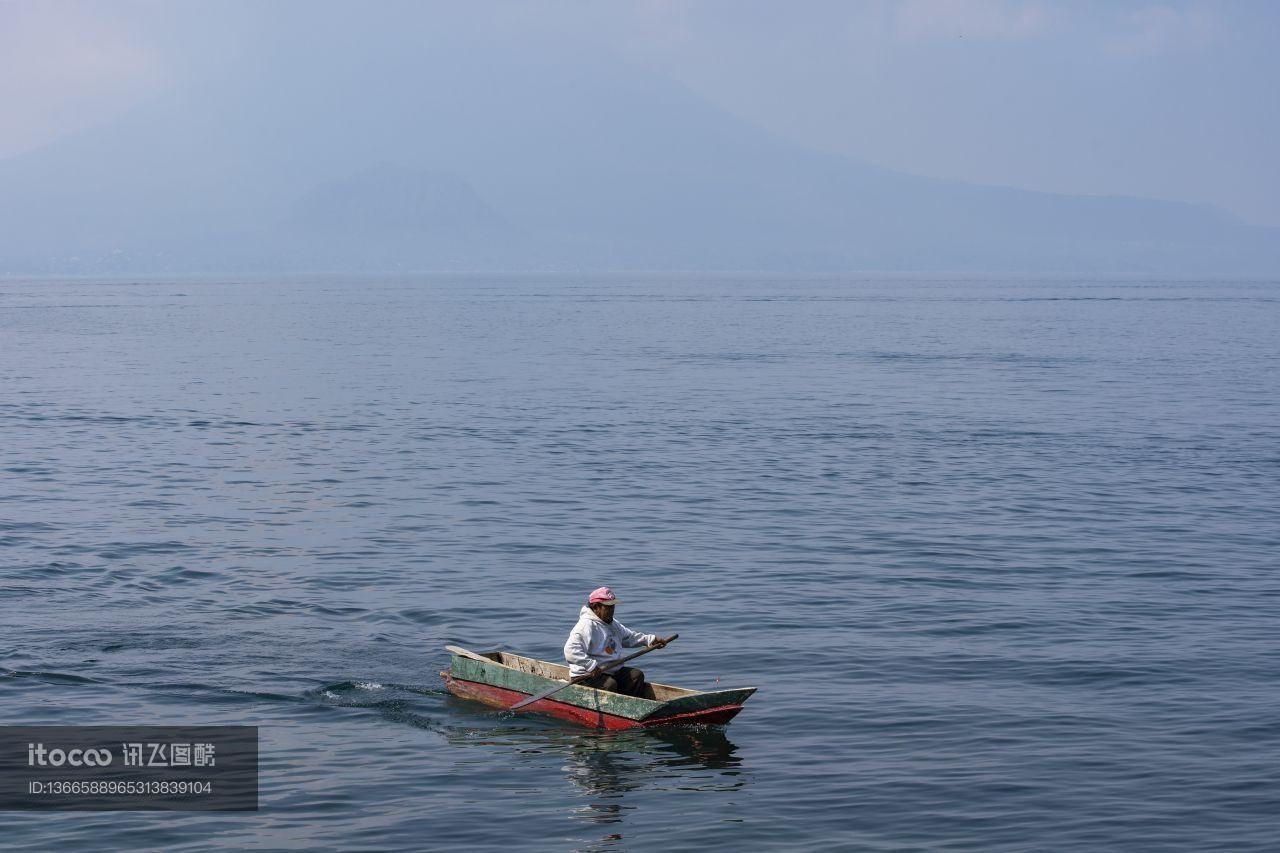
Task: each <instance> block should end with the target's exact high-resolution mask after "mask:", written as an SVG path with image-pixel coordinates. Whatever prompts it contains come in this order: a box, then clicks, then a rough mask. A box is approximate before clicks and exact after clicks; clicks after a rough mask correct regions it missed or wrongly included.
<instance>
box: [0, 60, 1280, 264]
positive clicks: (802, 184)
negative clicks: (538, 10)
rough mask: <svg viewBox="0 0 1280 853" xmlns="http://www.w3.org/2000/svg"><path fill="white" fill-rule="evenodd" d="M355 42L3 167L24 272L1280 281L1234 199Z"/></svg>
mask: <svg viewBox="0 0 1280 853" xmlns="http://www.w3.org/2000/svg"><path fill="white" fill-rule="evenodd" d="M335 38H336V36H335ZM441 44H444V42H443V41H442V42H441ZM495 52H497V53H495ZM348 54H349V52H344V51H342V50H341V49H339V48H338V47H335V44H334V43H333V42H332V41H330V42H325V41H323V40H320V41H315V42H312V41H307V40H301V39H300V40H299V41H298V43H297V44H293V45H290V46H284V47H280V46H277V47H274V48H273V49H272V50H270V51H266V50H264V51H261V52H259V53H256V54H252V55H247V56H246V58H244V60H243V61H240V62H238V63H236V64H235V65H234V67H233V68H232V73H229V75H227V76H220V77H217V78H210V79H206V80H202V81H191V82H189V83H187V84H185V85H184V86H182V87H180V88H179V89H177V90H175V91H173V92H171V93H169V94H168V95H167V96H165V97H164V98H161V99H159V100H157V101H155V102H153V103H150V104H148V105H146V106H144V107H142V108H140V109H138V110H136V111H134V112H133V113H131V114H130V115H127V116H125V117H123V118H121V119H119V120H117V121H115V122H114V123H112V124H110V125H108V126H104V127H100V128H96V129H93V130H90V131H86V132H83V133H80V134H78V135H76V136H74V137H68V138H64V139H61V140H59V141H57V142H55V143H53V144H51V145H49V146H47V147H46V148H43V149H41V150H38V151H34V152H30V153H28V154H25V155H22V156H19V157H14V158H11V159H9V160H6V161H3V162H0V202H2V203H0V274H3V273H6V272H8V273H15V274H22V273H81V272H88V273H94V272H132V273H148V272H187V271H228V272H232V271H249V270H254V271H279V270H381V269H385V270H397V269H400V270H403V269H474V268H485V269H495V268H504V269H592V268H594V269H608V268H628V269H772V270H847V269H911V270H930V269H932V270H985V271H1004V270H1025V271H1037V270H1046V271H1047V270H1053V271H1077V272H1101V271H1121V272H1152V273H1193V274H1206V273H1221V274H1239V273H1243V274H1274V273H1280V230H1277V229H1267V228H1259V227H1253V226H1249V225H1246V224H1244V223H1241V222H1239V221H1237V220H1236V219H1234V218H1232V217H1231V216H1229V215H1227V214H1225V213H1223V212H1222V211H1219V210H1216V209H1214V208H1211V207H1207V206H1203V205H1191V204H1178V203H1170V202H1160V201H1150V200H1143V199H1132V198H1102V197H1074V196H1064V195H1054V194H1048V193H1036V192H1027V191H1021V190H1013V189H1005V188H999V187H987V186H975V185H968V184H962V183H957V182H952V181H944V180H935V179H928V178H922V177H916V176H911V175H905V174H901V173H896V172H892V171H889V170H885V169H880V168H877V167H874V166H869V165H867V164H864V163H859V162H856V161H852V160H849V159H847V158H842V157H837V156H833V155H828V154H822V153H818V152H814V151H810V150H807V149H804V148H801V147H799V146H796V145H794V144H791V143H789V142H786V141H784V140H782V139H779V138H777V137H775V136H772V135H771V134H769V133H767V132H765V131H763V130H761V129H759V128H757V127H755V126H753V125H750V124H748V123H745V122H743V121H740V120H738V119H736V118H734V117H732V116H730V115H728V114H726V113H724V112H723V111H720V110H718V109H716V108H715V107H713V106H712V105H710V104H708V103H707V102H705V101H703V100H702V99H700V98H698V97H696V96H694V95H693V94H691V93H690V92H688V91H687V90H685V89H683V88H681V87H679V86H678V85H676V84H674V83H672V82H670V81H668V80H665V79H663V78H660V77H655V76H653V75H651V74H646V73H642V72H639V71H636V70H634V69H632V68H629V67H628V66H626V65H624V64H621V63H618V62H616V61H614V60H612V59H610V58H609V57H604V56H598V55H593V54H591V53H589V52H586V53H584V52H582V51H577V52H574V53H572V54H568V53H566V51H565V50H564V49H563V46H560V47H557V46H554V45H551V46H547V45H542V46H532V45H529V44H525V43H523V42H522V41H521V40H520V39H519V38H512V39H510V40H508V41H505V42H502V43H498V44H488V45H484V46H483V49H480V48H477V47H476V46H474V45H463V46H461V47H458V48H457V49H454V50H452V51H446V50H445V48H444V47H440V48H439V49H437V50H426V49H423V48H422V46H421V45H417V44H414V43H412V42H411V41H405V42H404V43H402V44H400V45H399V46H394V45H393V46H390V47H389V48H388V49H387V51H385V53H384V54H382V55H380V56H379V58H378V60H377V61H372V62H371V61H369V60H368V58H367V57H363V58H362V57H354V56H349V55H348ZM495 55H501V57H502V63H501V65H500V67H497V66H495V63H493V62H491V61H490V60H491V58H492V57H493V56H495ZM566 57H568V58H566Z"/></svg>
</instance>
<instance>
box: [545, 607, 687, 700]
mask: <svg viewBox="0 0 1280 853" xmlns="http://www.w3.org/2000/svg"><path fill="white" fill-rule="evenodd" d="M617 606H618V599H617V598H615V597H614V595H613V590H611V589H609V587H607V586H602V587H600V588H599V589H596V590H592V592H591V595H589V596H587V603H586V605H585V606H584V607H583V608H582V611H581V612H580V613H579V614H578V624H576V625H574V626H573V630H572V631H570V632H569V639H568V640H567V641H566V642H565V644H564V659H565V660H566V661H568V663H569V676H570V677H571V678H577V677H578V676H580V675H586V674H587V673H594V675H593V676H592V677H591V678H588V679H586V680H585V681H581V682H579V683H580V684H582V685H584V686H586V687H595V688H598V689H600V690H608V691H609V692H611V693H623V694H626V695H627V696H642V697H644V698H645V699H652V698H653V688H652V687H650V686H649V685H648V684H646V683H645V681H644V673H643V672H641V671H640V670H638V669H636V668H635V667H633V666H621V667H620V666H617V664H616V661H618V660H619V659H620V658H622V657H625V655H624V653H623V651H622V650H623V649H625V648H633V649H634V648H640V647H642V646H652V647H653V648H655V649H660V648H662V647H663V646H665V645H666V644H667V643H666V641H665V640H660V639H658V637H657V635H656V634H641V633H639V632H638V631H632V630H631V629H630V628H628V627H627V626H626V625H623V624H622V623H621V622H615V621H613V609H614V608H615V607H617Z"/></svg>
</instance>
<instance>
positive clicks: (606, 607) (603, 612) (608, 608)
mask: <svg viewBox="0 0 1280 853" xmlns="http://www.w3.org/2000/svg"><path fill="white" fill-rule="evenodd" d="M616 606H617V605H614V604H593V605H591V609H592V610H594V611H595V612H596V615H597V616H599V617H600V621H601V622H603V623H605V624H606V625H608V624H610V623H612V622H613V608H614V607H616Z"/></svg>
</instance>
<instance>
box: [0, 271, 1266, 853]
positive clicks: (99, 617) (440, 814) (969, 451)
mask: <svg viewBox="0 0 1280 853" xmlns="http://www.w3.org/2000/svg"><path fill="white" fill-rule="evenodd" d="M0 377H2V381H3V385H2V388H3V394H2V395H0V477H2V478H3V479H2V480H0V601H2V602H3V605H2V607H3V609H2V611H0V613H2V615H3V624H4V628H3V630H2V631H0V722H3V723H11V724H50V725H58V724H66V725H71V724H75V725H79V724H130V723H148V724H153V723H191V724H210V725H222V724H252V725H257V726H260V727H261V743H262V782H261V786H262V787H261V800H260V802H261V809H260V811H259V812H257V813H251V814H222V815H208V814H196V813H168V814H147V813H136V812H116V813H98V814H61V815H47V814H31V813H18V812H9V813H6V814H5V816H4V832H3V836H2V839H0V844H5V845H13V846H14V847H15V848H19V847H23V848H29V849H58V850H61V851H71V850H102V849H108V848H128V849H134V850H145V849H157V850H204V849H214V848H255V847H261V848H271V849H279V848H290V847H293V848H300V849H314V848H324V849H347V850H358V849H368V850H372V849H379V850H381V849H405V850H413V849H419V850H453V849H469V850H489V849H494V850H496V849H510V848H516V849H521V850H531V851H565V850H591V851H664V853H669V851H681V850H700V849H717V850H735V851H736V850H813V851H818V850H829V849H840V850H864V849H870V850H975V851H992V850H1073V851H1074V850H1079V851H1085V850H1089V851H1092V850H1100V849H1113V850H1114V849H1125V850H1186V851H1203V850H1209V849H1222V850H1232V851H1249V850H1258V851H1261V850H1275V849H1276V848H1277V844H1280V655H1277V640H1278V638H1280V576H1278V575H1277V570H1278V566H1277V563H1278V560H1277V554H1280V547H1278V546H1280V284H1278V283H1274V282H1237V281H1144V280H1138V279H1124V280H1070V279H1042V280H1026V279H1012V278H1011V279H1004V280H999V281H989V280H981V279H974V278H967V279H947V278H942V277H934V278H927V279H926V278H911V277H902V276H899V277H886V276H853V277H828V278H785V277H760V276H727V275H726V276H706V277H691V276H631V277H628V276H594V277H593V276H568V277H565V276H560V277H556V276H479V275H475V276H452V277H449V276H428V277H403V278H377V279H360V280H352V279H343V278H338V277H316V278H312V279H301V278H299V279H289V280H225V281H223V280H169V281H160V280H157V281H147V282H126V281H111V282H95V281H18V280H8V281H3V282H0ZM601 584H609V585H611V586H613V587H614V589H615V590H616V591H617V592H618V593H619V595H620V597H621V598H622V599H623V604H622V605H621V606H620V607H619V608H618V619H619V620H620V621H622V622H624V623H626V624H627V625H629V626H630V627H632V628H637V629H640V630H643V631H649V632H660V633H668V632H679V633H680V639H679V640H678V641H677V642H676V643H674V644H673V645H672V646H671V647H670V648H668V649H666V650H664V651H661V652H657V653H654V654H652V655H650V656H648V657H647V658H645V659H644V669H645V670H646V672H647V673H648V675H649V677H650V678H652V679H654V680H658V681H663V682H668V683H675V684H680V685H683V686H690V687H698V688H712V687H715V686H717V685H718V686H720V687H732V686H746V685H754V686H757V687H759V692H758V693H757V694H756V695H755V696H754V697H753V698H752V699H751V700H750V701H749V702H748V703H747V707H746V709H745V710H744V711H743V713H742V714H741V715H740V716H739V717H738V718H737V719H736V720H734V722H733V723H732V724H730V725H728V726H726V727H723V728H719V729H709V730H704V731H689V732H683V733H663V732H649V733H644V732H642V733H622V734H602V733H596V732H591V731H585V730H580V729H576V728H573V727H570V726H568V725H566V724H561V723H558V722H555V721H547V720H542V719H538V718H536V717H528V716H512V715H510V714H503V713H499V712H495V711H493V710H491V709H488V708H486V707H484V706H479V705H473V704H470V703H467V702H464V701H461V700H458V699H455V698H453V697H451V696H449V695H448V694H447V693H446V692H444V690H443V686H442V682H441V679H440V677H439V671H440V670H441V669H443V668H445V667H446V666H447V662H448V655H447V654H446V653H445V652H444V651H443V648H442V647H443V646H444V645H445V644H448V643H456V644H461V645H464V646H467V647H468V648H472V649H477V650H487V649H493V648H506V649H509V650H512V651H518V652H521V653H525V654H529V655H532V656H535V657H541V658H546V659H556V658H558V657H559V654H560V647H561V645H562V644H563V641H564V637H565V635H566V634H567V633H568V630H569V628H570V627H571V625H572V623H573V621H574V619H575V617H576V614H577V611H578V608H579V606H580V604H581V602H582V599H583V597H584V596H585V594H586V593H587V592H588V591H589V590H590V589H592V588H593V587H596V586H599V585H601Z"/></svg>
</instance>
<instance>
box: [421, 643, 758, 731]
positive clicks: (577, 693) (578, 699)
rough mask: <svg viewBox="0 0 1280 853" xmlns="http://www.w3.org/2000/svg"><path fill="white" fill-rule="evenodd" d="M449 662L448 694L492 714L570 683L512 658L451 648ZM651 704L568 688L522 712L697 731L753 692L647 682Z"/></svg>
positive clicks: (729, 713)
mask: <svg viewBox="0 0 1280 853" xmlns="http://www.w3.org/2000/svg"><path fill="white" fill-rule="evenodd" d="M449 650H450V652H451V653H452V654H453V660H452V661H451V662H450V664H449V670H448V671H447V672H442V673H440V675H442V676H443V677H444V680H445V684H446V685H447V686H448V688H449V692H450V693H452V694H453V695H455V696H461V697H462V698H464V699H474V700H476V701H478V702H483V703H485V704H486V705H492V706H493V707H495V708H510V707H511V706H512V705H515V704H517V703H519V702H523V701H524V700H525V699H528V698H529V697H530V696H535V695H537V694H539V693H541V692H543V691H544V690H547V689H549V688H552V687H555V686H556V684H557V683H564V682H567V681H568V680H569V668H568V667H567V666H564V665H563V664H557V663H548V662H547V661H541V660H535V659H534V658H526V657H521V656H520V655H513V654H511V653H510V652H485V653H483V654H480V653H476V652H471V651H467V650H466V649H460V648H457V647H456V646H451V647H450V648H449ZM649 684H650V686H651V687H652V688H653V694H654V698H653V699H641V698H639V697H636V696H624V695H622V694H621V693H610V692H608V691H607V690H597V689H595V688H594V687H583V686H582V685H579V684H571V685H569V686H567V687H565V688H564V689H563V690H559V691H557V692H556V693H553V694H552V695H551V696H548V697H547V698H545V699H539V700H538V701H537V702H533V703H531V704H529V705H527V706H526V707H527V708H528V709H529V710H530V711H537V712H540V713H543V714H549V715H551V716H552V717H558V718H560V719H562V720H569V721H571V722H575V723H581V724H583V725H587V726H593V727H595V728H600V729H634V728H649V727H653V726H698V725H716V724H720V723H727V722H729V721H730V720H731V719H733V718H734V717H735V716H737V714H738V712H739V711H741V710H742V703H744V702H746V701H747V697H749V696H750V695H751V694H752V693H755V692H756V688H754V687H742V688H738V689H735V690H714V691H710V692H702V691H699V690H686V689H685V688H683V687H672V686H670V685H667V684H655V683H653V682H649Z"/></svg>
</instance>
